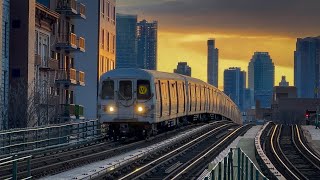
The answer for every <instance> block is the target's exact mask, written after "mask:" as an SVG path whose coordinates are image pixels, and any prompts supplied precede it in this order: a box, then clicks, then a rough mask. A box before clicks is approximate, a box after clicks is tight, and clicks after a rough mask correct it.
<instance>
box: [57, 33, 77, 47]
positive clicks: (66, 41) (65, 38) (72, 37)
mask: <svg viewBox="0 0 320 180" xmlns="http://www.w3.org/2000/svg"><path fill="white" fill-rule="evenodd" d="M57 44H58V45H59V44H60V45H64V46H66V45H68V46H72V47H77V35H76V34H75V33H69V34H61V35H59V36H58V38H57Z"/></svg>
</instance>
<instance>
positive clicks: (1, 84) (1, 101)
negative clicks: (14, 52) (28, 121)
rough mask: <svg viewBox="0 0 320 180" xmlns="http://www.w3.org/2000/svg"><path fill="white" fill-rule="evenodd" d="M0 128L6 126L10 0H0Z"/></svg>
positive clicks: (5, 127)
mask: <svg viewBox="0 0 320 180" xmlns="http://www.w3.org/2000/svg"><path fill="white" fill-rule="evenodd" d="M0 12H1V14H0V52H1V58H0V130H3V129H7V128H8V116H7V110H8V93H9V39H10V36H9V32H10V31H9V30H10V1H9V0H1V1H0Z"/></svg>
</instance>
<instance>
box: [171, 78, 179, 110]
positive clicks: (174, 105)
mask: <svg viewBox="0 0 320 180" xmlns="http://www.w3.org/2000/svg"><path fill="white" fill-rule="evenodd" d="M169 86H170V87H169V89H170V110H171V113H170V114H171V115H176V114H177V108H178V107H177V88H176V83H175V82H174V81H169Z"/></svg>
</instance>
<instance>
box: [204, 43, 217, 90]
mask: <svg viewBox="0 0 320 180" xmlns="http://www.w3.org/2000/svg"><path fill="white" fill-rule="evenodd" d="M218 61H219V49H217V48H216V47H215V40H214V39H209V40H208V67H207V77H208V78H207V79H208V83H209V84H211V85H213V86H215V87H218V64H219V62H218Z"/></svg>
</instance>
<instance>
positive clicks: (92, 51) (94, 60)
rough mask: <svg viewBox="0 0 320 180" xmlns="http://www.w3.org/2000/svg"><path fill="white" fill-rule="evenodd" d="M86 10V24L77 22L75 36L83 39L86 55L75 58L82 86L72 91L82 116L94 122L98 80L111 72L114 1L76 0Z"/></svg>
mask: <svg viewBox="0 0 320 180" xmlns="http://www.w3.org/2000/svg"><path fill="white" fill-rule="evenodd" d="M78 2H79V3H83V4H85V6H86V13H87V21H86V22H84V21H77V23H76V25H77V26H79V27H81V28H78V29H77V31H76V32H77V34H79V35H83V36H85V37H86V47H87V48H86V53H84V54H77V55H76V59H77V61H76V62H75V64H76V67H77V68H79V69H83V70H84V71H85V72H86V77H85V78H86V86H85V87H81V88H80V87H79V88H78V89H77V91H76V98H77V101H78V102H79V103H81V104H85V105H86V107H85V111H84V116H85V117H86V118H97V99H98V85H99V80H100V76H101V75H102V74H103V73H105V72H107V71H110V70H113V69H114V68H115V64H116V63H115V60H116V57H115V56H116V14H115V6H116V3H115V0H108V1H105V0H78Z"/></svg>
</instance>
